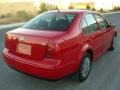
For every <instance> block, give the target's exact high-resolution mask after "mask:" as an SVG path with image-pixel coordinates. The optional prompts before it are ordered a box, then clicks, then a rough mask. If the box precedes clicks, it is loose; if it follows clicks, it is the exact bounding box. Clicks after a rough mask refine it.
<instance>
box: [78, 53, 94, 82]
mask: <svg viewBox="0 0 120 90" xmlns="http://www.w3.org/2000/svg"><path fill="white" fill-rule="evenodd" d="M91 59H92V58H91V55H90V54H89V53H87V54H86V55H85V57H84V58H83V60H82V63H81V65H80V67H79V69H78V72H77V75H78V79H79V80H80V81H84V80H86V79H87V77H88V75H89V72H90V68H91Z"/></svg>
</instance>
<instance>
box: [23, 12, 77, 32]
mask: <svg viewBox="0 0 120 90" xmlns="http://www.w3.org/2000/svg"><path fill="white" fill-rule="evenodd" d="M75 17H76V14H65V13H54V12H45V13H43V14H40V15H39V16H37V17H35V18H33V19H32V20H30V21H29V22H28V23H27V24H25V25H24V26H23V28H26V29H33V30H45V31H66V30H67V28H68V27H69V26H70V24H71V23H72V21H73V20H74V19H75Z"/></svg>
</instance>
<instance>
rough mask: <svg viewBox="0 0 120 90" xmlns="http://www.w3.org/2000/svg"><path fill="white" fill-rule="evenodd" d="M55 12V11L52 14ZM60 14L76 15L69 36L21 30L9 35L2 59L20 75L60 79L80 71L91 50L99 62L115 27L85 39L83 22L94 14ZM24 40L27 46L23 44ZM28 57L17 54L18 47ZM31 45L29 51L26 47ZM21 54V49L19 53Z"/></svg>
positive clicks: (109, 42) (63, 33)
mask: <svg viewBox="0 0 120 90" xmlns="http://www.w3.org/2000/svg"><path fill="white" fill-rule="evenodd" d="M53 12H55V11H53ZM61 13H75V14H77V15H78V16H77V17H76V18H75V19H74V21H73V22H72V24H71V25H70V27H69V28H68V30H66V32H62V31H42V30H29V29H23V28H18V29H16V30H12V31H9V32H7V33H6V36H5V49H4V50H3V56H4V59H5V62H6V63H7V64H8V65H9V66H11V67H12V68H15V69H16V70H18V71H22V72H24V73H28V74H31V75H34V76H37V77H43V78H48V79H59V78H62V77H64V76H66V75H69V74H71V73H74V72H76V71H77V69H78V67H79V65H80V63H81V60H82V58H83V57H84V55H85V53H86V52H87V51H88V50H91V51H92V53H93V60H96V59H97V58H98V57H99V56H100V55H101V54H103V52H104V51H106V50H107V49H108V48H109V47H110V44H111V42H112V39H113V37H114V35H115V33H116V30H115V28H114V27H109V28H108V30H105V31H102V30H99V31H97V32H95V33H92V34H89V35H85V34H84V33H82V29H81V22H82V20H83V17H84V15H85V14H87V13H95V12H91V11H80V10H78V11H61ZM20 37H24V42H22V40H21V41H20V40H19V39H20ZM19 43H20V44H23V45H21V48H23V50H28V48H30V47H31V49H30V50H28V51H24V52H25V53H26V54H25V53H23V54H22V53H20V52H19V51H18V49H17V48H18V44H19ZM24 44H25V45H28V47H25V46H24ZM20 50H21V49H20Z"/></svg>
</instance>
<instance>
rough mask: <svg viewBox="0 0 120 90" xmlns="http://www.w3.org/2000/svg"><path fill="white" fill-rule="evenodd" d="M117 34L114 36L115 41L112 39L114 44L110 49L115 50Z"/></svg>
mask: <svg viewBox="0 0 120 90" xmlns="http://www.w3.org/2000/svg"><path fill="white" fill-rule="evenodd" d="M116 39H117V38H116V36H114V38H113V41H112V44H111V46H110V48H109V50H111V51H112V50H114V49H115V47H116Z"/></svg>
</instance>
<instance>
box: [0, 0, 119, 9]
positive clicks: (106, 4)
mask: <svg viewBox="0 0 120 90" xmlns="http://www.w3.org/2000/svg"><path fill="white" fill-rule="evenodd" d="M29 1H34V2H35V5H37V4H38V3H39V2H46V3H51V4H58V3H59V4H63V5H68V4H70V3H71V2H95V5H96V7H97V8H99V7H103V8H111V7H112V5H117V6H120V0H0V2H29ZM112 3H113V4H112Z"/></svg>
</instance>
